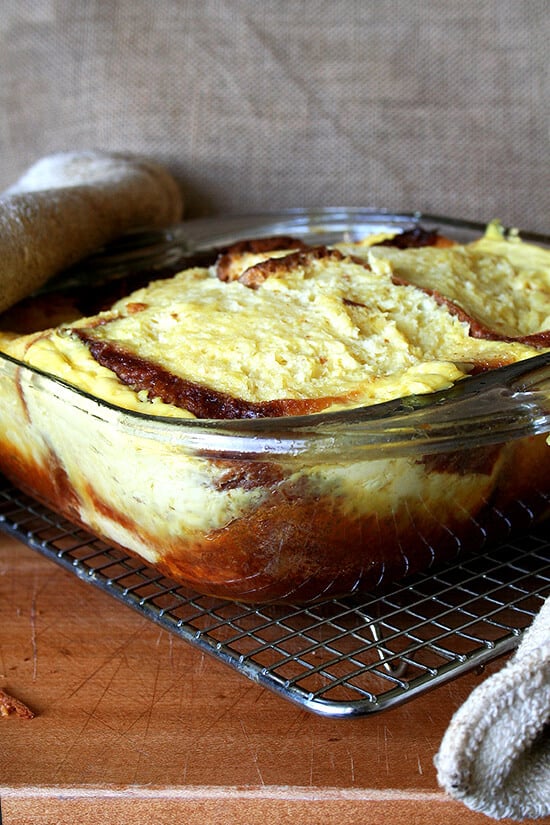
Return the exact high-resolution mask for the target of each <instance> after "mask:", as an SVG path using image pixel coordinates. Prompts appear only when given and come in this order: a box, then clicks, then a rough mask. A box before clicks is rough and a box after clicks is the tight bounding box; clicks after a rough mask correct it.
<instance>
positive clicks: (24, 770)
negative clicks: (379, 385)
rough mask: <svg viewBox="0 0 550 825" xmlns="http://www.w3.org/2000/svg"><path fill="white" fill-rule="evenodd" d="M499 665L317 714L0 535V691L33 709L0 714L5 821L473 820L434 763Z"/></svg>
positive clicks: (463, 823)
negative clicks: (401, 697) (351, 715)
mask: <svg viewBox="0 0 550 825" xmlns="http://www.w3.org/2000/svg"><path fill="white" fill-rule="evenodd" d="M500 666H501V663H498V662H497V663H493V664H492V665H491V666H490V667H489V668H487V670H486V671H485V673H483V674H480V673H477V674H469V675H467V676H464V677H461V678H460V679H458V680H455V681H454V682H452V683H450V684H448V685H445V686H443V687H440V688H437V689H436V690H434V691H432V692H431V693H429V694H426V695H424V696H422V697H420V698H418V699H415V700H413V701H411V702H409V703H408V704H405V705H402V706H401V707H399V708H396V709H393V710H390V711H385V712H382V713H378V714H375V715H373V716H369V717H363V718H360V719H352V720H333V719H325V718H323V717H320V716H315V715H313V714H311V713H310V712H308V711H306V710H303V709H301V708H299V707H297V706H294V705H293V704H290V703H289V702H287V701H285V700H284V699H282V698H280V697H278V696H276V695H274V694H272V693H271V692H270V691H267V690H266V689H264V688H262V687H259V686H258V685H256V684H254V683H253V682H251V681H250V680H248V679H246V678H245V677H244V676H241V675H240V674H238V673H235V672H233V671H232V670H231V669H230V668H228V667H227V666H225V665H223V664H222V663H220V662H217V661H216V660H214V659H211V658H210V657H208V656H206V655H204V654H203V653H201V652H199V651H197V650H195V649H193V648H192V647H190V646H189V645H188V644H186V643H185V642H184V641H182V640H180V639H178V638H176V637H174V636H172V635H171V634H170V633H168V632H167V631H165V630H163V629H161V628H159V627H158V626H156V625H155V624H153V623H152V622H151V621H149V620H148V619H146V618H142V617H141V616H139V615H138V614H136V613H135V612H134V611H132V610H130V609H129V608H127V607H126V606H124V605H121V604H119V603H118V602H116V601H115V600H114V599H112V597H110V596H109V595H107V594H105V593H103V592H100V591H99V590H98V589H96V588H94V587H93V586H91V585H90V584H88V583H86V582H83V581H80V580H79V579H77V578H76V576H73V575H72V574H71V573H68V572H66V571H65V570H62V569H61V568H60V567H58V566H57V565H55V564H54V563H52V562H51V561H49V560H47V559H44V558H42V557H41V556H40V555H39V554H38V553H36V552H35V551H32V550H30V549H28V548H27V547H25V546H24V545H22V544H20V543H19V542H18V541H15V540H13V539H11V538H8V537H7V536H5V535H3V534H2V533H0V690H3V691H5V692H6V693H8V694H10V695H11V696H13V697H14V698H16V699H18V700H19V701H21V702H24V703H25V704H26V705H27V706H28V707H29V708H30V709H31V710H32V711H33V712H34V713H35V716H34V718H32V719H27V718H23V717H21V716H18V715H17V714H15V713H10V714H9V715H7V716H0V801H1V815H2V816H1V822H2V825H12V824H13V823H17V825H20V824H21V823H25V825H26V823H33V825H51V823H61V824H62V825H64V823H71V824H72V823H75V822H79V823H88V822H89V823H94V825H103V823H117V825H125V823H138V822H139V823H142V822H151V823H153V822H154V823H175V822H181V823H183V822H185V823H190V824H191V825H193V823H201V825H205V823H210V822H212V823H218V822H220V823H222V822H223V823H247V825H249V824H251V825H254V823H262V824H263V825H265V823H270V822H274V823H287V822H288V823H291V822H292V823H293V825H300V823H307V825H315V823H320V824H321V823H332V822H335V823H340V825H347V823H359V822H361V823H369V825H375V824H376V823H379V822H388V823H390V822H391V823H393V824H394V825H400V823H405V822H406V823H407V825H420V823H430V825H434V824H435V825H437V823H448V824H449V825H453V823H460V825H470V823H480V825H481V823H487V822H488V821H489V820H488V818H487V817H485V816H483V815H481V814H475V813H472V812H471V811H469V810H468V809H467V808H465V807H464V806H463V805H461V804H459V803H456V802H453V801H451V800H449V799H448V798H447V797H446V796H445V794H443V792H442V791H441V790H440V789H439V788H438V786H437V781H436V776H435V770H434V767H433V757H434V755H435V753H436V751H437V749H438V746H439V743H440V741H441V738H442V736H443V733H444V731H445V729H446V726H447V725H448V722H449V720H450V718H451V715H452V713H453V712H454V710H455V709H456V708H458V707H459V705H460V704H461V703H462V702H463V701H464V699H465V698H466V697H467V696H468V694H469V693H470V691H471V690H472V689H473V687H474V686H475V685H476V684H478V683H479V682H480V680H481V679H483V678H485V676H486V675H487V674H488V673H490V672H493V671H494V670H496V669H497V668H498V667H500ZM502 822H504V821H502ZM539 825H540V821H539Z"/></svg>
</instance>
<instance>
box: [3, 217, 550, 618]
mask: <svg viewBox="0 0 550 825" xmlns="http://www.w3.org/2000/svg"><path fill="white" fill-rule="evenodd" d="M418 224H421V225H422V226H428V227H432V226H434V227H437V228H439V229H440V230H441V232H442V234H444V235H445V236H447V237H449V238H451V239H453V240H457V241H469V240H473V239H474V238H476V237H479V236H480V235H481V234H482V233H483V231H484V226H482V225H479V224H475V223H471V222H465V221H459V220H454V219H450V218H446V217H442V216H431V215H423V214H420V213H414V214H393V213H390V212H385V211H375V210H368V209H353V210H346V209H323V210H315V211H311V210H291V211H288V212H283V213H280V214H277V215H263V216H253V217H248V216H244V217H232V218H228V219H217V218H215V219H201V220H197V221H189V222H187V223H184V224H181V225H180V226H176V227H171V228H169V229H167V230H166V231H165V232H151V233H140V234H134V235H131V236H128V237H126V238H125V239H123V241H121V242H119V243H118V244H117V245H115V246H112V247H110V248H109V249H107V250H103V251H102V252H101V253H99V254H98V255H96V256H94V257H93V258H91V259H89V260H87V261H86V262H84V263H83V264H82V265H80V266H79V267H78V268H77V269H73V270H72V271H71V272H68V273H64V274H63V276H62V277H61V278H60V279H58V280H57V282H56V283H55V284H52V285H50V286H49V287H48V289H49V290H52V289H55V290H61V289H64V290H70V289H73V288H75V286H76V285H79V286H82V285H88V286H89V285H94V286H95V285H98V284H100V283H112V282H116V281H117V280H119V279H130V283H131V279H132V278H133V277H138V278H143V277H145V278H149V277H158V276H159V275H164V274H167V273H169V272H170V271H177V270H178V269H180V268H183V267H184V266H185V265H186V262H187V261H191V260H195V259H196V258H197V256H198V257H201V256H206V258H208V256H209V255H210V254H211V251H212V250H214V251H215V250H218V249H220V248H223V247H224V246H226V245H228V244H230V243H232V242H234V241H237V240H240V239H245V238H247V239H248V238H251V237H265V236H271V235H292V236H294V237H298V238H300V239H302V240H304V241H306V242H311V243H314V244H327V243H335V242H338V241H352V240H356V239H359V238H361V237H363V236H364V235H366V234H369V233H372V232H386V231H389V232H391V231H405V230H408V229H410V228H413V227H414V226H416V225H418ZM525 237H526V238H527V239H529V240H535V241H537V242H538V243H541V244H545V245H546V244H547V239H545V238H543V237H541V236H538V235H533V234H529V235H525ZM549 432H550V353H546V352H542V353H541V354H540V355H538V356H536V357H533V358H531V359H527V360H524V361H521V362H518V363H515V364H512V365H510V366H506V367H502V368H500V369H495V370H492V371H490V372H486V373H482V374H479V375H477V376H473V377H471V378H468V379H467V380H465V381H461V382H459V383H458V384H456V385H455V386H453V387H452V388H451V389H448V390H443V391H438V392H434V393H430V394H428V395H418V396H414V395H412V396H408V397H406V398H400V399H397V400H393V401H388V402H385V403H381V404H375V405H372V406H367V407H360V408H354V409H347V410H340V411H336V412H326V413H316V414H314V415H303V416H288V417H283V418H262V419H253V420H250V419H246V420H245V419H241V420H230V421H228V420H204V419H202V420H197V419H174V418H162V417H159V416H149V415H144V414H142V413H139V412H134V411H130V410H125V409H121V408H118V407H116V406H114V405H113V404H110V403H108V402H106V401H103V400H100V399H98V398H96V397H94V396H92V395H90V394H88V393H86V392H83V391H80V390H78V389H75V388H74V387H72V386H71V385H69V384H67V383H65V382H64V381H62V380H60V379H58V378H55V377H53V376H50V375H47V374H45V373H43V372H41V371H40V370H37V369H35V368H31V367H29V366H28V365H26V364H23V363H22V362H19V361H17V360H16V359H13V358H11V357H9V356H7V355H2V354H0V469H1V470H2V471H3V472H4V473H5V474H6V475H7V476H8V477H9V478H10V479H11V480H12V481H13V482H14V483H16V484H17V485H18V486H19V487H21V488H22V489H24V490H26V491H27V492H29V493H30V494H32V495H33V496H34V497H36V498H38V499H39V500H41V501H42V502H44V503H45V504H46V505H48V506H50V507H52V508H53V509H54V510H56V511H58V512H60V513H62V514H63V515H64V516H66V517H68V518H69V519H70V520H71V521H73V522H74V523H76V524H79V525H82V526H84V527H86V528H87V529H89V530H91V531H92V532H93V533H95V534H96V535H98V536H99V537H101V538H104V539H106V540H107V541H109V542H110V543H111V544H114V545H115V546H118V547H120V548H122V549H124V550H129V551H130V552H132V553H134V554H136V555H138V556H140V557H141V558H144V559H145V560H146V561H147V562H148V563H150V564H153V565H155V566H156V567H157V568H158V569H159V570H161V571H162V572H163V573H165V574H166V575H168V576H170V577H171V578H172V579H173V580H175V581H176V582H181V583H182V584H185V585H187V586H190V587H191V588H193V589H195V590H196V591H198V592H200V593H203V594H208V595H213V596H218V597H222V598H227V599H232V600H240V601H247V602H251V603H266V602H271V601H276V602H284V601H287V602H294V603H304V602H309V601H316V600H319V599H323V598H327V597H331V596H344V595H348V594H352V593H355V592H362V591H372V590H376V589H377V588H382V589H383V588H384V587H385V586H387V585H388V584H390V583H393V582H395V581H398V580H403V579H406V577H408V576H410V575H412V574H415V573H418V572H419V571H425V570H427V569H429V568H432V567H434V566H438V565H441V564H443V563H447V562H449V561H451V560H454V559H455V558H456V557H457V556H459V555H460V554H462V553H475V552H476V551H480V550H481V549H482V548H484V547H485V546H487V544H489V543H490V544H492V543H495V542H497V541H499V540H502V539H503V538H504V537H507V536H508V535H509V534H510V532H513V531H522V530H525V529H527V528H528V527H529V526H530V525H531V524H533V523H534V522H537V521H540V520H541V519H543V518H545V517H546V516H547V515H548V513H549V512H550V500H549V499H550V461H549V460H548V459H549V456H550V452H549V450H550V447H549V446H548V444H547V437H548V433H549Z"/></svg>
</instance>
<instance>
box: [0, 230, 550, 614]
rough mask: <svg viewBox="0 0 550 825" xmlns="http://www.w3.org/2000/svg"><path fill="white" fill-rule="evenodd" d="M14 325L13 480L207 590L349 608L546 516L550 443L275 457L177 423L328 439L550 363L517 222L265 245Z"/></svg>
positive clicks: (529, 259) (535, 277) (1, 425)
mask: <svg viewBox="0 0 550 825" xmlns="http://www.w3.org/2000/svg"><path fill="white" fill-rule="evenodd" d="M11 317H13V318H16V317H17V312H14V313H13V315H10V313H8V314H7V315H6V316H4V318H3V319H2V322H3V326H4V328H5V331H4V333H2V334H1V335H0V348H1V349H2V350H3V352H4V353H5V355H7V356H8V359H6V361H5V364H6V365H8V366H10V367H11V368H12V369H11V373H10V371H9V370H8V369H7V367H6V368H5V370H4V373H5V374H0V384H1V387H0V390H1V392H0V467H1V468H2V469H3V470H4V472H5V473H6V474H7V475H9V476H10V477H11V478H13V479H14V480H15V481H16V482H17V483H18V484H20V485H22V486H24V487H27V488H31V490H32V492H33V493H34V494H35V495H37V496H38V497H39V498H41V499H42V500H44V501H46V502H47V503H49V504H50V505H52V506H54V507H55V508H56V509H58V510H61V511H62V512H64V513H65V514H67V515H68V516H69V517H70V518H71V519H72V520H73V521H76V522H78V523H80V524H83V525H85V526H86V527H87V528H89V529H90V530H92V532H94V533H96V534H98V535H100V536H102V537H104V538H106V539H107V540H109V541H111V542H113V543H114V544H115V545H118V546H120V547H122V548H124V549H128V550H130V551H131V552H133V553H136V554H138V555H139V556H141V557H143V558H145V559H146V560H147V561H148V562H150V563H152V564H155V565H157V566H158V567H159V569H161V570H162V571H163V572H165V573H166V574H167V575H169V576H170V577H171V578H174V579H175V580H177V581H179V582H182V583H184V584H188V585H190V586H191V587H192V588H194V589H196V590H198V591H200V592H204V593H208V594H212V595H217V596H223V597H227V598H237V599H244V600H248V601H253V602H254V601H256V602H262V601H271V600H291V601H304V600H310V599H318V598H321V597H324V596H327V595H334V594H337V595H346V594H349V593H352V592H355V591H356V590H365V589H372V588H374V587H376V586H380V585H381V584H383V583H384V582H387V581H394V580H395V579H398V578H402V577H403V576H405V575H408V574H410V573H412V572H416V571H418V570H422V569H426V567H428V566H430V565H431V564H433V563H436V562H438V561H440V560H446V559H449V558H453V557H454V556H455V555H456V553H457V552H459V551H460V552H462V551H463V550H464V549H470V550H472V549H475V548H476V547H479V546H482V545H483V544H484V543H485V542H486V541H488V540H489V539H490V538H491V537H492V536H497V537H498V536H499V535H500V534H501V532H502V529H503V525H504V522H506V520H507V518H508V516H507V515H506V513H508V511H511V510H514V511H516V510H518V508H519V509H520V510H521V513H522V514H523V516H522V518H523V520H524V521H525V518H527V516H526V515H525V513H529V514H530V515H529V518H530V519H533V518H541V517H543V516H544V515H546V513H547V510H548V494H549V492H550V461H549V460H548V457H549V453H548V450H549V449H550V448H549V447H548V446H547V444H546V441H545V437H544V435H542V436H529V435H528V436H526V437H525V438H521V439H516V440H513V441H510V442H506V441H503V443H499V442H498V439H495V443H491V444H490V445H488V446H482V447H479V446H478V445H477V444H475V443H474V444H472V445H471V446H466V447H465V446H464V445H462V446H461V447H460V449H453V448H452V445H451V446H450V447H449V448H448V449H446V450H442V449H441V448H437V449H434V448H432V447H431V446H430V444H429V433H427V434H426V438H427V441H426V445H425V447H423V446H422V445H421V446H420V447H419V448H418V450H417V451H416V453H415V454H413V455H410V454H406V455H405V454H404V455H399V454H398V453H396V452H395V451H393V452H391V453H390V452H388V455H387V456H385V455H378V454H377V455H376V456H375V457H372V455H370V454H368V453H367V452H365V450H363V449H361V448H360V447H358V448H357V450H356V454H355V455H353V456H351V457H350V456H349V455H347V454H346V455H344V454H342V456H339V455H338V453H337V452H335V451H334V450H333V451H331V452H330V455H329V456H328V457H326V458H323V456H322V455H319V454H318V453H314V454H311V455H305V456H304V455H302V454H301V453H300V454H298V455H296V454H295V452H296V451H292V450H291V451H289V452H285V451H284V450H282V451H281V454H275V455H274V454H273V451H272V450H267V449H266V451H265V452H266V455H265V458H262V455H261V452H262V450H261V447H259V448H258V454H254V456H252V457H250V456H248V455H247V454H245V453H240V452H239V450H238V448H235V449H234V448H231V449H229V448H225V447H221V448H220V449H219V451H218V452H216V450H215V449H214V447H212V448H211V449H204V444H203V442H201V444H203V446H202V447H197V446H196V440H193V438H192V437H191V438H190V441H189V443H186V442H185V437H184V436H181V433H182V432H183V431H182V430H181V429H178V426H180V427H184V426H185V425H186V423H189V425H190V426H191V424H192V425H193V426H194V427H196V426H197V425H199V426H200V422H201V421H203V420H204V421H205V423H206V426H207V427H210V428H212V427H213V424H212V422H232V421H235V422H243V421H256V420H260V421H263V422H264V423H265V424H266V425H269V421H266V419H268V420H271V419H281V418H283V419H286V418H288V417H292V418H290V419H289V420H292V421H293V420H294V417H295V416H299V417H308V420H311V422H312V426H313V427H315V421H316V420H319V421H321V419H322V415H320V414H322V413H335V414H339V413H341V414H343V415H345V413H346V411H353V410H360V409H363V408H365V407H371V406H373V405H378V404H381V403H383V402H387V401H390V400H392V399H401V398H407V397H409V396H415V397H417V396H423V395H429V394H431V393H435V392H438V391H442V390H446V389H449V388H451V387H453V386H455V385H457V384H458V383H459V382H461V381H467V380H469V378H470V377H471V376H474V375H477V374H479V373H484V372H487V371H489V370H494V369H496V368H499V367H503V366H506V365H508V364H513V363H517V362H520V361H524V360H526V359H529V358H532V357H533V356H535V355H537V354H539V353H541V352H544V351H546V350H549V349H550V251H549V250H548V249H545V248H543V247H541V246H537V245H535V244H530V243H526V242H524V241H522V240H520V239H519V237H517V236H514V235H513V234H512V235H511V236H510V235H508V236H505V235H504V233H503V232H502V231H501V230H500V228H499V226H498V224H496V223H495V224H491V225H489V227H488V229H487V231H486V233H485V234H484V235H482V236H480V237H479V238H478V239H476V240H473V241H471V242H468V243H457V242H452V241H448V240H447V239H445V238H444V237H441V236H440V235H439V234H438V233H437V232H424V231H422V230H414V231H411V232H409V233H408V232H405V233H403V234H398V235H395V236H392V234H391V233H389V234H388V235H387V236H380V235H373V236H371V237H367V238H365V239H363V240H360V241H355V242H345V241H342V242H339V243H335V244H333V245H330V246H324V245H323V246H311V245H308V244H306V243H304V242H303V241H302V240H299V239H296V238H293V237H288V236H285V237H272V238H260V239H253V240H251V241H248V242H239V243H236V244H234V245H233V246H231V247H229V248H227V249H224V250H222V251H220V252H219V253H218V254H217V256H216V258H215V260H212V262H211V263H210V264H208V265H203V266H192V267H190V268H188V269H184V270H183V271H181V272H178V273H176V274H174V275H172V276H171V277H169V278H157V279H153V280H151V282H150V283H149V284H147V285H146V286H143V287H141V288H139V289H136V290H133V291H132V292H130V294H129V295H127V296H125V297H122V298H119V299H118V300H116V301H115V302H114V303H112V304H111V305H110V306H108V307H107V308H104V309H103V310H102V311H100V312H97V313H95V314H91V315H87V316H85V317H70V318H67V319H66V320H65V321H64V322H63V323H61V324H59V325H58V326H56V327H55V328H50V329H44V328H42V329H35V330H34V331H32V332H26V333H25V334H21V333H20V332H18V331H17V330H16V329H14V328H11V329H10V318H11ZM25 366H28V367H30V368H31V369H30V370H26V369H25ZM42 374H45V375H46V376H53V377H54V379H55V381H54V383H53V385H52V386H53V389H52V388H51V387H50V390H49V391H48V392H45V391H44V389H43V387H42V385H41V384H40V382H38V383H37V380H36V376H37V375H38V376H42ZM43 380H44V381H46V383H47V381H48V379H47V378H44V379H43ZM56 382H57V383H56ZM70 387H74V388H75V390H76V392H75V393H74V394H73V395H70ZM67 392H69V396H67V395H66V393H67ZM125 411H126V412H128V413H130V414H132V415H134V414H135V413H138V414H140V415H138V416H137V418H136V417H134V418H132V417H131V416H130V418H124V412H125ZM121 416H122V417H121ZM166 420H168V421H169V422H171V423H172V425H173V429H172V431H168V430H167V429H166V428H165V427H164V422H165V421H166ZM14 421H17V422H19V424H18V425H17V426H14V423H13V422H14ZM135 421H137V422H138V424H139V426H138V425H136V426H135V428H134V427H133V426H132V422H135ZM142 421H146V422H150V423H148V424H147V426H145V425H143V426H142V425H141V423H140V422H142ZM155 421H156V422H158V425H159V427H164V429H162V437H158V433H159V432H160V430H158V429H155V423H154V422H155ZM238 426H240V425H238ZM259 426H262V425H261V424H259ZM342 426H345V419H343V423H342ZM151 428H152V429H151ZM169 432H172V433H173V435H170V434H168V433H169ZM194 432H196V430H190V433H191V434H192V433H194ZM265 432H266V430H263V431H262V430H257V431H253V433H252V435H251V438H252V439H256V440H257V441H258V443H260V442H261V439H262V437H263V435H265ZM180 436H181V437H180ZM216 443H217V442H216ZM298 452H299V451H298ZM306 452H307V451H306ZM535 468H536V470H535ZM534 472H536V485H534V484H533V478H534V476H533V473H534ZM503 513H504V514H505V515H503ZM503 519H504V521H503ZM522 523H523V522H522Z"/></svg>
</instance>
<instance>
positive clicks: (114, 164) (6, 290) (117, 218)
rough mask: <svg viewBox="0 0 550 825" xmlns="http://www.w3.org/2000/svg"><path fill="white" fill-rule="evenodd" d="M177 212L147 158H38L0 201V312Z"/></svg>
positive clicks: (176, 199)
mask: <svg viewBox="0 0 550 825" xmlns="http://www.w3.org/2000/svg"><path fill="white" fill-rule="evenodd" d="M182 208H183V201H182V196H181V192H180V189H179V186H178V184H177V182H176V181H175V179H174V178H173V177H172V175H171V174H170V173H169V172H168V171H167V170H166V169H165V168H164V167H163V166H161V165H160V164H158V163H156V162H155V161H153V160H150V159H148V158H142V157H138V156H134V155H131V154H125V153H121V152H100V151H79V152H60V153H57V154H53V155H48V156H47V157H44V158H42V159H41V160H39V161H37V162H36V163H35V164H34V165H33V166H31V167H30V169H28V170H27V171H26V173H25V174H24V175H23V176H22V177H21V178H19V180H18V181H17V182H16V183H15V184H14V185H13V186H12V187H10V188H9V189H7V190H6V191H5V192H3V193H1V194H0V312H3V311H4V310H6V309H7V308H8V307H10V306H11V305H12V304H14V303H16V302H17V301H19V300H21V299H22V298H25V297H26V296H27V295H30V294H31V292H33V291H34V290H36V289H38V288H39V287H40V286H42V285H43V284H44V283H45V282H46V281H47V280H48V279H49V278H51V277H52V276H53V275H56V274H57V273H58V272H60V271H61V270H63V269H65V268H67V267H69V266H72V265H73V264H74V263H76V262H77V261H79V260H81V259H82V258H84V257H85V256H86V255H88V254H90V253H91V252H93V251H95V250H96V249H97V248H99V247H101V246H103V245H104V244H106V243H107V242H109V241H112V240H113V239H114V238H116V237H118V236H120V235H122V234H124V233H125V232H128V231H130V230H134V229H140V228H143V227H147V228H149V227H152V226H155V227H163V226H168V225H169V224H172V223H175V222H177V221H179V220H180V218H181V214H182Z"/></svg>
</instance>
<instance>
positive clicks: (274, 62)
mask: <svg viewBox="0 0 550 825" xmlns="http://www.w3.org/2000/svg"><path fill="white" fill-rule="evenodd" d="M549 20H550V6H549V4H548V2H547V0H522V2H517V0H485V2H482V3H481V2H470V0H467V2H463V3H457V2H456V0H432V1H431V2H429V3H421V2H410V0H376V2H370V0H332V2H324V0H310V2H308V1H307V0H275V2H258V1H257V0H156V1H155V2H150V0H127V2H124V0H118V1H117V0H111V2H103V1H102V0H76V1H75V0H3V1H2V2H0V76H1V79H2V82H1V84H0V147H1V152H0V188H4V187H6V186H8V185H10V184H11V183H13V181H14V180H15V179H16V178H17V176H18V175H20V174H21V173H22V172H23V170H24V169H25V168H26V167H27V166H29V165H30V164H31V163H33V162H34V161H35V160H36V159H37V158H39V157H41V156H43V155H46V154H49V153H51V152H58V151H67V150H87V149H102V150H107V151H130V152H137V153H140V154H146V155H149V156H150V157H152V158H154V159H156V160H158V161H160V162H162V163H165V164H166V165H167V166H168V167H169V169H170V170H171V171H172V172H173V173H174V174H175V175H176V176H177V178H178V180H179V181H180V182H181V185H182V187H183V190H184V194H185V201H186V203H187V205H188V210H187V214H188V215H190V216H192V215H204V214H221V213H243V212H245V213H246V212H256V211H262V212H263V211H269V210H273V209H278V208H282V207H295V206H306V207H307V206H372V207H386V208H389V209H396V210H415V209H419V210H423V211H429V212H437V213H442V214H447V215H454V216H457V217H463V218H470V219H478V220H482V221H483V220H487V219H490V218H492V217H499V218H501V219H502V220H503V221H504V222H505V223H507V224H511V225H514V226H520V227H521V228H524V229H531V230H538V231H547V230H549V229H550V227H549V226H548V217H549V212H550V210H549V206H550V194H549V193H550V169H549V164H548V156H549V152H548V150H549V148H550V138H549V129H548V127H549V119H548V116H549V110H548V100H549V79H548V42H549V35H550V25H549Z"/></svg>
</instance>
